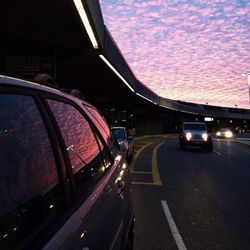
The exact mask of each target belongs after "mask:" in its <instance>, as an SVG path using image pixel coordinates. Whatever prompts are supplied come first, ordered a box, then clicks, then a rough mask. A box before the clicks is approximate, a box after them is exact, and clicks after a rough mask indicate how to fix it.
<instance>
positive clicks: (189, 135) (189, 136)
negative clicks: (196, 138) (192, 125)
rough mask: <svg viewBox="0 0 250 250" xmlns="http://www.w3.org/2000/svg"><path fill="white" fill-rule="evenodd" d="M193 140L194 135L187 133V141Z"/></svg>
mask: <svg viewBox="0 0 250 250" xmlns="http://www.w3.org/2000/svg"><path fill="white" fill-rule="evenodd" d="M191 138H192V134H191V133H190V132H188V133H186V139H187V140H188V141H190V140H191Z"/></svg>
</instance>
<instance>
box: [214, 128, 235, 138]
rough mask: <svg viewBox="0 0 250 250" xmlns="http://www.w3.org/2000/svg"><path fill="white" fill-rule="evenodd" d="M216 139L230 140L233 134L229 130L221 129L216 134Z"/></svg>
mask: <svg viewBox="0 0 250 250" xmlns="http://www.w3.org/2000/svg"><path fill="white" fill-rule="evenodd" d="M216 137H220V138H232V137H233V132H232V130H231V129H230V128H221V129H219V130H218V131H217V132H216Z"/></svg>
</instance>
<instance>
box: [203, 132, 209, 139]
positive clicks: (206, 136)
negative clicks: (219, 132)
mask: <svg viewBox="0 0 250 250" xmlns="http://www.w3.org/2000/svg"><path fill="white" fill-rule="evenodd" d="M207 138H208V135H207V133H203V134H202V139H203V140H204V141H207Z"/></svg>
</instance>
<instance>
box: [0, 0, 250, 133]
mask: <svg viewBox="0 0 250 250" xmlns="http://www.w3.org/2000/svg"><path fill="white" fill-rule="evenodd" d="M0 27H1V39H0V74H1V75H7V76H11V77H17V78H21V79H27V80H31V81H38V79H39V77H38V76H39V75H40V76H41V75H43V76H44V74H46V75H49V76H50V77H51V79H52V82H55V83H56V84H57V85H58V87H59V88H61V89H78V90H80V91H81V93H82V95H83V96H84V98H85V99H86V100H87V101H89V102H90V103H92V104H93V105H95V106H96V107H97V108H99V109H100V111H101V112H102V113H103V115H104V116H105V118H106V119H107V121H108V122H109V124H110V125H112V126H114V125H119V126H120V125H122V126H127V127H128V128H135V129H136V131H137V133H138V134H159V133H176V132H177V131H178V129H179V125H180V124H181V122H182V121H184V120H197V121H204V120H206V122H207V124H208V126H209V128H210V130H211V131H214V130H216V129H217V128H219V127H225V126H226V127H231V128H233V129H238V128H244V130H250V110H248V109H240V108H227V107H218V106H211V105H201V104H195V103H188V102H183V101H176V100H170V99H166V98H163V97H160V96H158V95H157V94H155V93H154V92H153V91H151V90H150V89H148V88H147V87H146V86H145V85H144V84H143V83H142V82H140V80H139V79H137V78H136V77H135V75H134V74H133V72H132V70H131V69H130V67H129V65H128V64H127V62H126V60H125V58H124V57H123V56H122V53H121V51H120V50H119V48H118V46H117V45H116V43H115V41H114V40H113V38H112V36H111V34H110V33H109V31H108V30H107V28H106V27H105V25H104V21H103V18H102V13H101V9H100V5H99V1H98V0H82V1H80V0H71V1H70V0H53V1H49V0H37V1H32V0H24V1H17V2H15V4H12V3H11V2H10V1H6V0H4V1H2V3H1V10H0ZM40 79H41V78H40Z"/></svg>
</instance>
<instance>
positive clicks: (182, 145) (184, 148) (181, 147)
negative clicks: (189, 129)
mask: <svg viewBox="0 0 250 250" xmlns="http://www.w3.org/2000/svg"><path fill="white" fill-rule="evenodd" d="M180 149H181V151H185V150H186V146H185V145H184V144H183V143H180Z"/></svg>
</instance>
